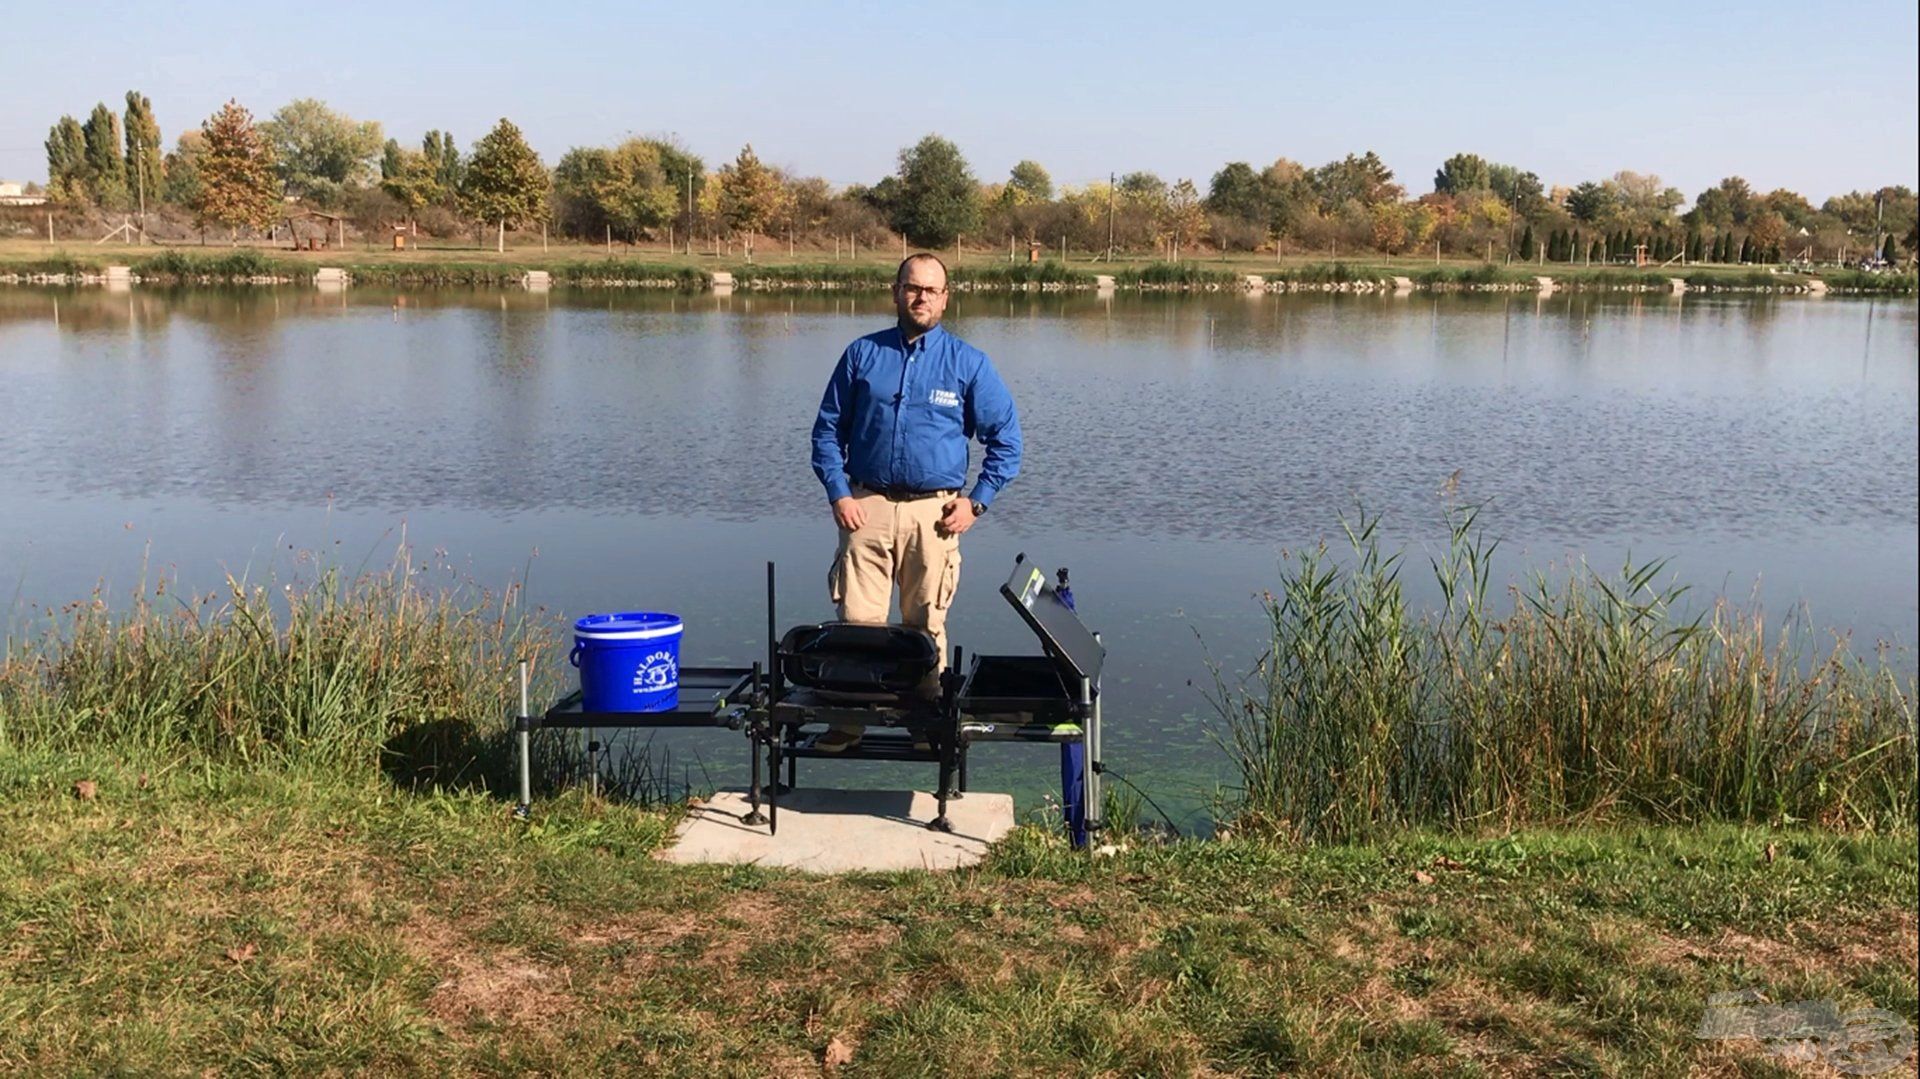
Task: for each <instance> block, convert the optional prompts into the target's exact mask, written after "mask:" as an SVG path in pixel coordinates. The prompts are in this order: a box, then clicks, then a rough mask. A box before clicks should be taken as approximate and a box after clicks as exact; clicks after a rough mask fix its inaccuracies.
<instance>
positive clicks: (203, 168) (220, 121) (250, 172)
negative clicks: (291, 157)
mask: <svg viewBox="0 0 1920 1079" xmlns="http://www.w3.org/2000/svg"><path fill="white" fill-rule="evenodd" d="M200 132H201V135H202V136H203V137H204V138H205V140H206V150H205V151H204V152H203V153H201V154H200V155H199V174H200V189H199V192H198V195H197V197H196V198H195V200H194V203H193V214H194V219H195V220H196V221H198V222H199V224H200V227H201V228H203V229H204V228H206V227H207V226H208V225H209V224H213V225H224V226H226V227H227V229H228V233H229V236H230V237H231V236H233V235H235V234H237V232H238V230H239V229H241V228H253V229H262V228H266V227H267V225H268V224H269V223H270V222H271V221H272V220H273V217H274V213H275V211H276V210H277V209H278V206H279V202H280V200H279V198H278V197H277V196H276V194H275V187H276V185H275V181H274V173H273V151H272V149H271V148H269V146H268V145H267V140H266V137H265V136H264V135H262V134H261V132H260V129H259V128H257V127H255V126H254V123H253V115H252V114H251V113H249V112H247V110H245V109H243V108H241V107H240V105H239V104H238V103H237V102H234V101H228V102H227V103H226V105H224V106H222V107H221V109H220V111H219V112H217V113H214V114H213V116H211V117H210V118H208V120H207V121H206V123H204V124H201V125H200Z"/></svg>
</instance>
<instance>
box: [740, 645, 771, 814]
mask: <svg viewBox="0 0 1920 1079" xmlns="http://www.w3.org/2000/svg"><path fill="white" fill-rule="evenodd" d="M748 685H749V686H751V687H752V688H751V689H749V690H748V693H749V694H750V695H751V696H750V697H749V700H750V701H751V702H753V703H751V704H749V706H748V707H750V708H757V707H759V701H760V664H758V663H755V664H754V665H753V680H752V681H751V682H749V683H748ZM747 776H748V779H747V806H748V809H747V811H746V813H744V814H742V815H741V817H740V823H741V824H765V823H767V815H766V814H765V813H762V812H760V735H759V732H758V731H756V730H755V729H754V723H753V717H752V716H751V715H749V716H748V717H747Z"/></svg>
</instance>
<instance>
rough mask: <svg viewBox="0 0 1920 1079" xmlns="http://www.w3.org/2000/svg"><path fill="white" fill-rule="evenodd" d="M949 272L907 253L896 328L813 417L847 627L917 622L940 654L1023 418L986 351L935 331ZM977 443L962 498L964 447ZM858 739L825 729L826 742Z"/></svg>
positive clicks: (898, 281) (1010, 468)
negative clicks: (895, 616) (968, 552)
mask: <svg viewBox="0 0 1920 1079" xmlns="http://www.w3.org/2000/svg"><path fill="white" fill-rule="evenodd" d="M947 296H948V289H947V267H946V264H945V263H943V262H941V261H940V260H939V259H938V258H937V257H935V256H933V255H928V254H919V255H913V256H911V257H909V258H907V259H906V260H904V261H902V262H901V263H900V269H899V270H898V271H896V272H895V273H894V277H893V306H894V310H895V311H896V312H897V313H898V315H899V321H898V324H897V325H895V326H892V327H889V328H887V329H884V330H881V331H880V332H878V333H872V334H868V335H867V336H865V337H862V338H860V339H859V340H857V341H855V342H854V343H853V344H851V345H848V346H847V350H846V351H845V352H844V353H842V354H841V356H840V362H839V363H838V364H837V365H836V366H835V367H834V369H833V377H832V378H831V379H829V380H828V381H827V391H826V393H825V394H823V395H822V396H821V398H820V415H819V417H818V418H816V419H815V420H814V421H813V472H814V475H816V476H818V477H820V483H821V484H822V485H823V486H825V487H826V489H827V501H828V502H829V503H831V504H832V506H833V519H834V523H836V524H837V525H839V526H840V547H839V550H838V551H837V552H836V553H835V554H834V558H833V565H832V567H831V568H830V569H829V570H828V572H827V592H828V594H829V595H830V596H831V597H832V599H833V602H834V603H835V604H837V605H838V607H839V613H840V618H841V619H842V620H843V621H848V622H875V623H883V622H885V621H886V620H887V607H888V604H889V603H890V601H891V599H892V595H893V589H894V587H895V586H898V587H899V589H900V617H901V620H902V621H904V622H905V623H906V624H907V625H910V626H915V627H918V628H920V629H924V630H926V631H927V632H928V633H930V634H932V635H933V639H934V643H935V644H936V645H937V646H938V647H939V651H940V663H941V666H943V667H944V666H945V665H946V662H947V630H946V626H947V607H948V605H949V604H950V603H952V602H953V593H954V589H955V588H956V587H958V585H959V583H960V534H961V533H963V532H965V531H966V530H967V529H969V528H972V527H973V523H974V521H975V520H976V519H978V518H979V517H980V515H981V514H984V513H986V512H987V507H988V506H991V505H992V504H993V499H994V496H995V495H997V494H999V493H1000V489H1001V488H1002V487H1005V486H1006V485H1007V483H1008V482H1009V481H1011V480H1012V479H1013V477H1014V475H1015V474H1016V473H1018V472H1019V471H1020V419H1019V416H1018V415H1017V414H1016V413H1015V412H1014V407H1013V396H1012V395H1011V394H1009V393H1008V392H1007V387H1006V384H1005V383H1003V382H1001V381H1000V375H999V373H998V372H996V371H994V369H993V363H992V362H991V361H989V360H988V359H987V355H986V353H984V352H981V351H980V350H979V349H977V348H974V347H973V346H972V345H969V344H967V343H966V342H965V341H962V340H960V339H959V338H958V337H955V336H954V335H952V334H950V333H948V332H947V331H946V330H944V329H942V328H941V327H940V317H941V315H943V314H945V313H946V310H947ZM973 438H978V439H979V440H980V444H981V445H982V446H983V447H985V453H984V454H983V455H982V458H981V463H980V478H979V479H978V480H977V481H976V482H975V483H974V485H973V490H972V491H970V492H967V493H966V494H965V495H964V496H963V495H962V493H961V492H962V490H963V489H964V488H965V486H966V482H967V444H968V442H969V440H971V439H973ZM859 741H860V731H859V729H858V728H853V729H841V728H836V729H835V730H832V731H829V732H827V733H826V734H824V735H822V736H821V737H820V739H819V740H817V741H816V742H815V745H816V746H817V747H818V748H821V749H825V750H828V751H839V750H844V749H847V748H849V747H851V746H853V745H855V744H857V743H858V742H859Z"/></svg>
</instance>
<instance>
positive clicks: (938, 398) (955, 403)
mask: <svg viewBox="0 0 1920 1079" xmlns="http://www.w3.org/2000/svg"><path fill="white" fill-rule="evenodd" d="M927 400H929V401H931V402H933V403H934V404H936V405H938V406H940V407H941V408H959V407H960V395H959V394H957V393H955V392H953V391H952V390H934V391H933V392H932V393H930V394H928V395H927Z"/></svg>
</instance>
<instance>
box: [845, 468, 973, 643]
mask: <svg viewBox="0 0 1920 1079" xmlns="http://www.w3.org/2000/svg"><path fill="white" fill-rule="evenodd" d="M958 495H959V492H958V491H942V492H940V493H939V494H935V495H928V496H927V497H925V498H916V499H911V500H907V501H899V502H896V501H894V500H892V499H890V498H888V497H887V496H885V495H882V494H876V493H874V492H872V491H869V490H867V489H866V488H864V487H860V486H855V487H854V488H853V497H854V498H855V499H857V500H858V501H859V504H860V508H861V509H862V510H864V511H865V512H866V523H865V524H863V525H861V526H860V527H859V528H858V529H856V530H854V531H851V532H849V531H847V530H846V529H844V528H843V529H841V530H840V549H839V550H838V551H837V552H836V553H835V554H834V557H833V565H832V566H831V567H830V568H829V569H828V570H827V593H828V595H829V596H831V597H832V599H833V602H834V603H835V605H837V606H838V608H839V612H840V618H841V620H842V621H846V622H875V623H884V622H886V621H887V608H888V606H889V605H890V601H891V600H892V598H893V589H894V586H895V585H898V586H899V588H900V620H901V621H902V622H904V623H906V624H907V625H909V626H914V627H917V628H919V629H924V630H926V631H927V632H928V633H930V634H932V635H933V640H934V644H936V645H937V646H938V647H939V649H940V669H941V670H945V669H946V665H947V608H948V607H950V606H952V604H953V593H954V589H956V588H957V587H959V584H960V537H959V536H954V535H947V534H945V533H943V532H942V531H941V530H940V529H939V528H938V527H936V526H937V525H938V524H939V523H940V518H941V516H942V515H943V512H944V511H943V510H942V507H944V506H945V505H946V504H947V503H948V502H950V501H952V500H953V499H954V498H956V497H958Z"/></svg>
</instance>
